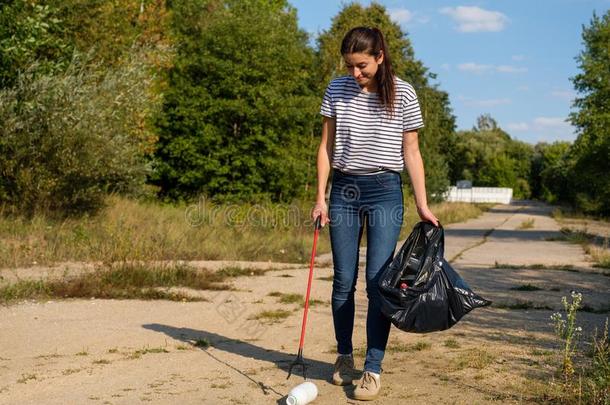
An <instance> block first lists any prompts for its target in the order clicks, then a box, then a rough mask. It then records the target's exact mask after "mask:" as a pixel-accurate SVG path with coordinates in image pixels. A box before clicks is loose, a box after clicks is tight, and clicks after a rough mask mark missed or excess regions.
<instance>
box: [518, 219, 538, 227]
mask: <svg viewBox="0 0 610 405" xmlns="http://www.w3.org/2000/svg"><path fill="white" fill-rule="evenodd" d="M533 227H534V218H530V219H528V220H526V221H523V222H521V224H520V225H519V226H518V227H517V229H531V228H533Z"/></svg>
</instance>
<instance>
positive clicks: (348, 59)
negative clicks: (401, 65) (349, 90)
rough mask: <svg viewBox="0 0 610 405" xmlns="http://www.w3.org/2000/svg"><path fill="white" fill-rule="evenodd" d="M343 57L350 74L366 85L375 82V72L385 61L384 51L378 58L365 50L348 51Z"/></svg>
mask: <svg viewBox="0 0 610 405" xmlns="http://www.w3.org/2000/svg"><path fill="white" fill-rule="evenodd" d="M343 59H344V60H345V66H346V67H347V71H348V72H349V74H350V75H352V76H353V77H354V79H356V81H357V82H358V84H359V85H360V86H361V87H364V86H367V85H370V84H372V83H373V82H374V80H375V73H377V69H378V68H379V65H381V63H382V62H383V52H382V53H381V54H380V55H379V56H378V57H377V58H375V57H374V56H372V55H369V54H368V53H364V52H358V53H348V54H345V55H343Z"/></svg>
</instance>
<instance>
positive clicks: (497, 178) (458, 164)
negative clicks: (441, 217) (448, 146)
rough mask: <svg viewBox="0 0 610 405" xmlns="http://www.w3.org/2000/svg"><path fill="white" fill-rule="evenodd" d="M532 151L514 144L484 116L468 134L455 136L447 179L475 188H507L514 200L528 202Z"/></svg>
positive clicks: (491, 119)
mask: <svg viewBox="0 0 610 405" xmlns="http://www.w3.org/2000/svg"><path fill="white" fill-rule="evenodd" d="M532 156H533V147H532V146H531V145H529V144H527V143H525V142H520V141H517V140H514V139H512V138H511V137H510V135H509V134H507V133H506V132H504V130H502V128H500V127H498V126H497V123H496V121H495V120H494V119H493V118H492V117H491V116H490V115H489V114H485V115H482V116H480V117H479V118H478V119H477V125H476V126H475V127H474V128H473V129H472V131H460V132H458V133H457V141H456V143H455V153H454V161H453V162H454V163H453V165H452V173H451V179H452V181H457V180H461V179H465V180H471V181H472V182H473V184H474V185H475V186H489V187H510V188H512V189H513V195H514V196H515V198H529V197H530V195H531V188H530V186H529V179H530V171H531V161H532Z"/></svg>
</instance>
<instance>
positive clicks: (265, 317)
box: [248, 309, 292, 323]
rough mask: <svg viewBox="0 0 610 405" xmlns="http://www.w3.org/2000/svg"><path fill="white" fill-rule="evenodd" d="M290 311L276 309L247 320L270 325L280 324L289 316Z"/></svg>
mask: <svg viewBox="0 0 610 405" xmlns="http://www.w3.org/2000/svg"><path fill="white" fill-rule="evenodd" d="M291 313H292V311H286V310H284V309H277V310H272V311H262V312H259V313H258V314H256V315H253V316H251V317H249V318H248V319H255V320H262V321H267V322H270V323H275V322H280V321H281V320H282V319H285V318H287V317H289V316H290V314H291Z"/></svg>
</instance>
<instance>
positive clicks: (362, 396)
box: [354, 371, 381, 401]
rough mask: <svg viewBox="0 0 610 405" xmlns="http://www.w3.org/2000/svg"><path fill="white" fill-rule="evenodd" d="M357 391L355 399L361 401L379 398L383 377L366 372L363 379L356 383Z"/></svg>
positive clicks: (355, 391)
mask: <svg viewBox="0 0 610 405" xmlns="http://www.w3.org/2000/svg"><path fill="white" fill-rule="evenodd" d="M354 382H355V384H356V389H355V390H354V399H359V400H360V401H370V400H372V399H375V398H377V396H378V395H379V390H380V389H381V377H380V376H377V375H375V374H373V373H371V372H370V371H365V372H364V373H363V374H362V377H361V378H360V379H359V380H357V381H354Z"/></svg>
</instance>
